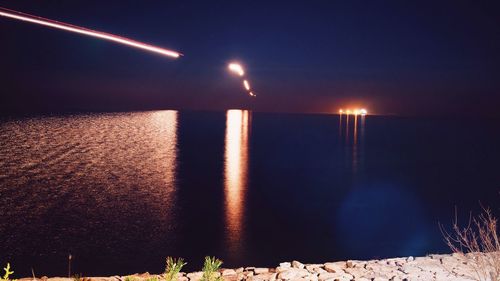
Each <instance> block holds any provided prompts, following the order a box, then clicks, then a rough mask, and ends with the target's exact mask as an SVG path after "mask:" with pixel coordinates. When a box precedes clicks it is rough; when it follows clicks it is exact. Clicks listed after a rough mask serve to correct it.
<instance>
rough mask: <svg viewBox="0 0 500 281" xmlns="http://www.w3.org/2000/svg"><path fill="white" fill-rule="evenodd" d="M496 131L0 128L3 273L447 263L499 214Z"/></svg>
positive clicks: (252, 125)
mask: <svg viewBox="0 0 500 281" xmlns="http://www.w3.org/2000/svg"><path fill="white" fill-rule="evenodd" d="M497 121H498V120H496V121H495V120H490V119H481V118H469V119H467V118H462V119H457V118H416V117H398V116H374V115H366V116H361V115H358V116H354V115H349V116H346V115H345V114H344V115H338V114H284V113H263V112H252V111H248V110H238V109H235V110H228V111H213V112H210V111H206V112H203V111H175V110H163V111H139V112H119V113H78V114H60V115H57V114H54V115H40V116H29V117H26V116H24V117H19V116H18V117H16V116H10V117H2V118H1V119H0V263H1V265H2V266H3V265H5V264H6V263H7V262H10V264H11V267H12V268H13V269H14V271H15V274H14V276H15V277H28V276H32V274H35V275H36V276H43V275H48V276H68V275H74V274H79V275H81V276H110V275H126V274H132V273H136V272H151V273H160V272H162V271H163V270H164V268H165V258H166V257H168V256H172V257H182V258H184V259H185V260H186V261H187V263H188V264H187V265H186V267H185V270H188V271H194V270H199V269H200V268H201V266H202V263H203V258H204V257H205V256H215V257H217V258H220V259H221V260H223V261H224V264H223V267H231V268H233V267H240V266H261V267H276V266H277V265H278V263H280V262H283V261H292V260H299V261H301V262H303V263H320V262H326V261H339V260H348V259H378V258H386V257H398V256H410V255H411V256H421V255H426V254H433V253H449V252H450V250H449V249H448V247H447V245H446V243H445V242H444V241H443V234H442V231H443V230H449V229H450V227H451V225H452V223H453V222H454V221H455V220H458V223H459V224H463V225H466V224H467V223H468V221H469V219H470V217H471V215H472V216H474V215H477V214H479V213H480V212H481V210H482V209H483V208H488V207H489V208H491V209H492V211H493V212H494V213H496V214H498V213H500V212H499V211H500V210H499V208H500V148H499V144H500V130H499V128H500V127H499V126H498V123H497Z"/></svg>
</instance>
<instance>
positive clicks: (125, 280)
mask: <svg viewBox="0 0 500 281" xmlns="http://www.w3.org/2000/svg"><path fill="white" fill-rule="evenodd" d="M493 254H495V255H497V254H498V253H493ZM470 255H471V254H467V255H461V254H436V255H428V256H425V257H415V258H414V257H412V256H410V257H400V258H388V259H380V260H366V261H363V260H348V261H337V262H326V263H323V264H303V263H301V262H299V261H292V262H282V263H280V264H279V266H278V267H275V268H265V267H240V268H221V269H220V270H219V271H218V272H217V273H216V275H217V276H221V277H222V278H223V281H280V280H284V281H352V280H354V281H368V280H372V281H383V280H391V281H398V280H401V281H402V280H407V281H412V280H444V281H446V280H450V281H451V280H454V281H471V280H476V279H477V277H476V276H477V275H476V272H475V270H474V268H473V266H472V265H471V264H470V263H469V262H468V261H469V260H470V257H471V256H470ZM479 255H481V257H487V255H490V254H485V253H479ZM468 258H469V259H468ZM202 275H203V272H201V271H197V272H188V273H186V272H181V273H179V274H178V281H200V280H201V278H202ZM16 280H17V281H76V280H77V279H76V278H68V277H51V278H49V277H46V276H44V277H41V278H33V277H27V278H20V279H16ZM79 280H81V281H162V280H165V278H164V276H163V274H150V273H147V272H146V273H142V274H133V275H127V276H110V277H81V278H79Z"/></svg>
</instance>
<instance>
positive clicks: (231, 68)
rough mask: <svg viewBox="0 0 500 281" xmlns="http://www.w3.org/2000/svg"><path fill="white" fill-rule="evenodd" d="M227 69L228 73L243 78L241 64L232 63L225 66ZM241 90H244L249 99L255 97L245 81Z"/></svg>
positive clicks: (243, 71)
mask: <svg viewBox="0 0 500 281" xmlns="http://www.w3.org/2000/svg"><path fill="white" fill-rule="evenodd" d="M227 68H228V69H229V71H231V72H233V73H236V74H237V75H238V76H241V77H243V76H245V70H244V69H243V66H241V64H239V63H235V62H232V63H230V64H229V65H228V66H227ZM243 88H245V90H246V91H247V93H248V95H249V96H251V97H255V96H256V95H255V94H254V93H253V92H252V91H251V88H250V83H249V82H248V80H246V79H244V80H243Z"/></svg>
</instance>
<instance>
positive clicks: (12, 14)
mask: <svg viewBox="0 0 500 281" xmlns="http://www.w3.org/2000/svg"><path fill="white" fill-rule="evenodd" d="M0 16H3V17H7V18H11V19H16V20H21V21H25V22H30V23H35V24H39V25H43V26H48V27H52V28H56V29H62V30H65V31H69V32H75V33H80V34H83V35H87V36H92V37H96V38H100V39H103V40H108V41H113V42H116V43H119V44H123V45H127V46H130V47H134V48H138V49H142V50H146V51H149V52H153V53H158V54H161V55H164V56H168V57H172V58H178V57H179V56H181V55H182V54H181V53H178V52H175V51H171V50H167V49H163V48H160V47H156V46H153V45H149V44H146V43H142V42H139V41H135V40H132V39H129V38H126V37H121V36H117V35H113V34H110V33H105V32H101V31H96V30H92V29H88V28H84V27H80V26H76V25H72V24H68V23H63V22H59V21H54V20H50V19H46V18H42V17H38V16H33V15H29V14H25V13H21V12H17V11H13V10H9V9H6V8H2V7H0Z"/></svg>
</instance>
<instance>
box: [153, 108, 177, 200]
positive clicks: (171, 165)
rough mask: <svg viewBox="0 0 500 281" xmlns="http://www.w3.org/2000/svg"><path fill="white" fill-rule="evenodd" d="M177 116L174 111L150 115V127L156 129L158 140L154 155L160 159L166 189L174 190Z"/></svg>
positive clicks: (157, 112) (156, 112)
mask: <svg viewBox="0 0 500 281" xmlns="http://www.w3.org/2000/svg"><path fill="white" fill-rule="evenodd" d="M177 115H178V112H177V111H175V110H165V111H163V110H162V111H155V112H153V113H152V115H151V118H152V121H151V122H152V123H153V124H152V125H153V126H154V127H155V128H157V133H158V140H157V142H158V143H157V145H155V147H156V148H157V149H158V151H157V153H156V155H157V157H161V161H158V162H159V163H162V166H163V168H162V170H163V175H164V176H163V177H162V179H163V181H164V185H165V187H166V188H167V189H169V190H173V189H174V188H175V176H176V169H177Z"/></svg>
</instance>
